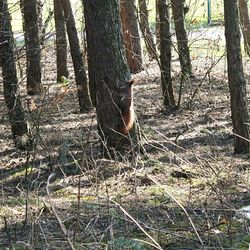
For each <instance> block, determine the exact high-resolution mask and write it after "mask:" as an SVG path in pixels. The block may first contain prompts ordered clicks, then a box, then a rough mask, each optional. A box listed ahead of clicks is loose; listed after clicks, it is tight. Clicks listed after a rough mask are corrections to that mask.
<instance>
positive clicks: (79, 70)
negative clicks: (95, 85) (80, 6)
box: [61, 0, 92, 112]
mask: <svg viewBox="0 0 250 250" xmlns="http://www.w3.org/2000/svg"><path fill="white" fill-rule="evenodd" d="M61 2H62V7H63V11H64V17H65V20H66V27H67V33H68V38H69V45H70V53H71V57H72V61H73V66H74V71H75V78H76V85H77V92H78V100H79V105H80V112H85V111H89V110H91V108H92V104H91V99H90V94H89V86H88V80H87V75H86V71H85V67H84V64H83V58H82V54H81V49H80V43H79V38H78V35H77V30H76V25H75V19H74V15H73V11H72V8H71V4H70V1H69V0H61Z"/></svg>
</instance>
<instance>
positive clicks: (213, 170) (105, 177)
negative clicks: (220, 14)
mask: <svg viewBox="0 0 250 250" xmlns="http://www.w3.org/2000/svg"><path fill="white" fill-rule="evenodd" d="M203 43H204V42H201V43H199V44H197V43H196V47H193V50H192V51H191V56H192V64H193V71H194V76H195V77H194V78H193V79H190V81H188V82H186V83H185V84H184V86H183V91H182V93H183V96H182V101H181V106H180V109H179V110H176V111H173V112H171V111H166V110H163V109H162V102H161V90H160V72H159V69H158V66H157V64H156V62H147V63H145V70H144V71H143V72H141V73H138V74H136V75H134V76H133V77H134V78H135V79H136V81H137V84H136V85H135V86H134V103H135V110H136V114H137V118H138V123H139V126H140V128H141V131H142V144H143V148H144V150H145V152H144V154H142V155H139V154H137V155H135V156H134V157H132V159H131V157H128V156H126V155H125V156H124V157H123V159H122V160H121V159H120V160H118V159H117V160H109V159H104V158H102V157H101V154H100V147H99V140H98V134H97V129H96V116H95V112H94V111H93V112H90V113H88V114H80V113H79V112H78V102H77V98H76V88H75V85H74V80H73V72H72V66H70V67H71V68H70V72H71V77H70V79H69V83H64V84H57V83H56V82H55V79H56V75H55V63H54V61H55V60H54V57H55V55H54V52H53V51H52V49H51V48H48V49H45V50H44V54H43V60H44V62H43V82H44V86H45V89H46V91H45V94H44V95H43V96H39V97H32V98H31V97H27V96H26V95H25V84H24V81H23V82H22V83H21V95H22V99H23V102H24V106H25V109H26V110H27V115H28V118H29V121H30V127H31V131H32V137H33V138H34V139H35V140H34V150H33V151H29V152H21V151H18V150H16V149H15V148H14V145H13V142H12V138H11V132H10V126H9V123H8V118H7V116H6V110H5V105H4V100H3V90H2V87H1V89H0V92H1V96H0V98H1V99H0V104H1V105H0V178H1V194H0V196H1V199H0V202H1V207H0V249H74V248H75V249H117V250H118V249H133V250H136V249H178V250H180V249H249V244H250V223H249V222H250V219H249V218H247V214H246V213H243V212H241V209H242V208H243V207H245V206H249V205H250V192H249V191H250V164H249V155H234V154H233V141H234V136H233V134H232V124H231V118H230V100H229V90H228V85H227V77H226V59H225V56H224V57H223V54H224V50H223V49H221V48H219V46H220V45H219V43H217V42H211V41H210V42H207V43H208V46H210V50H209V49H207V50H204V44H203ZM244 60H245V72H249V69H248V68H249V61H247V60H248V59H247V58H244ZM22 63H23V62H21V64H22ZM19 71H20V70H19ZM179 71H180V69H179V64H178V61H177V60H176V58H175V59H174V60H173V76H174V77H173V81H174V86H175V90H176V93H178V90H179V82H180V76H179ZM246 78H247V83H248V84H247V91H248V94H249V90H250V85H249V80H250V78H249V76H248V75H247V76H246ZM20 79H21V78H20ZM194 93H196V94H194ZM176 97H177V96H176ZM249 103H250V100H249ZM73 246H74V248H73Z"/></svg>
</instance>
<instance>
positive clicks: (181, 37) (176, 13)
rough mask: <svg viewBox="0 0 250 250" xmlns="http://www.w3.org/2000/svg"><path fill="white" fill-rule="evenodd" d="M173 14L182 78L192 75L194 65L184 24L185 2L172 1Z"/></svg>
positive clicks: (179, 0) (180, 0) (181, 0)
mask: <svg viewBox="0 0 250 250" xmlns="http://www.w3.org/2000/svg"><path fill="white" fill-rule="evenodd" d="M171 6H172V13H173V18H174V24H175V32H176V38H177V45H178V53H179V58H180V64H181V70H182V76H183V77H184V78H185V77H189V76H191V75H192V65H191V59H190V52H189V47H188V38H187V32H186V28H185V22H184V4H183V0H171Z"/></svg>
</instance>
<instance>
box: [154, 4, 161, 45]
mask: <svg viewBox="0 0 250 250" xmlns="http://www.w3.org/2000/svg"><path fill="white" fill-rule="evenodd" d="M159 12H160V9H159V0H155V33H156V48H157V49H159V47H160V17H159Z"/></svg>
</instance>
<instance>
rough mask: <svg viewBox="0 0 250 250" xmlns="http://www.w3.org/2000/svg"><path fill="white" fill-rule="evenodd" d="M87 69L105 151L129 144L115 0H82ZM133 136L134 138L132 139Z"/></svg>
mask: <svg viewBox="0 0 250 250" xmlns="http://www.w3.org/2000/svg"><path fill="white" fill-rule="evenodd" d="M83 3H84V13H85V22H86V32H87V47H88V56H89V58H90V59H91V60H90V63H91V64H90V65H89V70H91V71H92V72H94V73H95V74H94V82H93V84H94V87H95V90H96V110H97V120H98V127H99V134H100V137H101V138H102V141H103V142H104V144H105V145H106V146H107V149H108V151H110V150H111V149H116V150H119V151H123V150H125V149H127V148H128V147H130V146H131V144H132V141H131V137H133V135H135V132H134V133H132V134H131V133H130V131H131V129H132V127H133V117H134V110H133V95H132V81H131V80H130V77H131V76H130V72H129V68H128V65H127V62H126V58H125V51H124V47H123V39H122V30H121V20H120V12H119V3H118V1H117V0H109V1H103V0H85V1H83ZM135 140H136V139H135Z"/></svg>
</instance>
